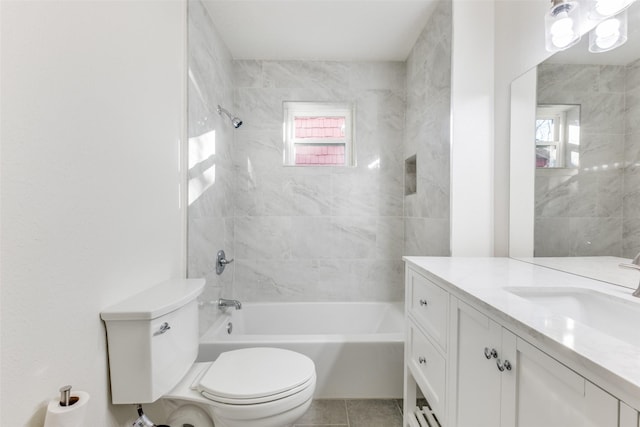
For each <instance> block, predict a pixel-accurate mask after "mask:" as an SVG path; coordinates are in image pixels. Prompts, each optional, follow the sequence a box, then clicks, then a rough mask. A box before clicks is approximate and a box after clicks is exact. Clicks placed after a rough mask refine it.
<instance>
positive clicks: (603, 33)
mask: <svg viewBox="0 0 640 427" xmlns="http://www.w3.org/2000/svg"><path fill="white" fill-rule="evenodd" d="M626 41H627V11H626V10H623V11H622V12H621V13H619V14H618V15H616V16H615V17H613V18H609V19H605V20H604V21H602V22H601V23H599V24H598V25H597V26H596V27H595V28H594V29H593V30H591V32H590V33H589V52H593V53H599V52H607V51H609V50H612V49H615V48H617V47H618V46H621V45H623V44H624V43H625V42H626Z"/></svg>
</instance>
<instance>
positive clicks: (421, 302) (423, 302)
mask: <svg viewBox="0 0 640 427" xmlns="http://www.w3.org/2000/svg"><path fill="white" fill-rule="evenodd" d="M427 304H428V303H427V300H426V299H421V300H420V305H421V306H423V307H424V306H426V305H427Z"/></svg>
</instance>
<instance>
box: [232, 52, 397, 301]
mask: <svg viewBox="0 0 640 427" xmlns="http://www.w3.org/2000/svg"><path fill="white" fill-rule="evenodd" d="M234 75H235V78H236V80H235V82H236V90H235V105H234V109H235V111H237V112H238V114H239V116H240V117H242V118H243V120H244V125H243V126H242V127H241V128H240V129H238V131H237V132H236V140H235V150H234V153H233V160H234V166H235V184H236V187H235V197H234V203H235V227H234V236H235V257H236V262H235V281H234V289H233V291H234V297H237V298H239V299H241V300H244V301H398V300H401V299H402V298H403V278H402V275H403V265H402V261H401V256H402V250H403V247H402V246H403V245H402V241H403V200H402V197H403V191H404V186H403V166H404V160H403V155H402V154H403V153H402V141H403V134H404V121H405V120H404V119H405V118H404V111H405V98H404V93H405V92H404V90H405V75H406V68H405V64H404V63H402V62H376V63H372V62H324V61H315V62H314V61H235V62H234ZM284 101H334V102H335V101H337V102H342V101H347V102H353V103H355V105H356V120H355V124H356V128H355V129H356V142H355V151H356V156H357V166H356V167H331V166H324V167H295V166H294V167H292V166H283V155H282V148H283V147H282V117H283V109H282V103H283V102H284Z"/></svg>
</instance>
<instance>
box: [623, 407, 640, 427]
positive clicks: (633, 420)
mask: <svg viewBox="0 0 640 427" xmlns="http://www.w3.org/2000/svg"><path fill="white" fill-rule="evenodd" d="M638 425H639V424H638V413H637V412H636V410H635V409H633V408H632V407H630V406H629V405H627V404H626V403H624V402H620V427H638Z"/></svg>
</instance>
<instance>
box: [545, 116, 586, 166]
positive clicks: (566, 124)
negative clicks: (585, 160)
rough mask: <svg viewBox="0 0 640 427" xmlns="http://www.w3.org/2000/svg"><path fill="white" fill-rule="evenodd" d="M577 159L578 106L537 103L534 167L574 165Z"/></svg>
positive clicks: (578, 152)
mask: <svg viewBox="0 0 640 427" xmlns="http://www.w3.org/2000/svg"><path fill="white" fill-rule="evenodd" d="M579 159H580V106H579V105H562V104H550V105H543V104H540V105H538V107H537V108H536V167H537V168H577V167H578V166H579V163H580V160H579Z"/></svg>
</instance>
